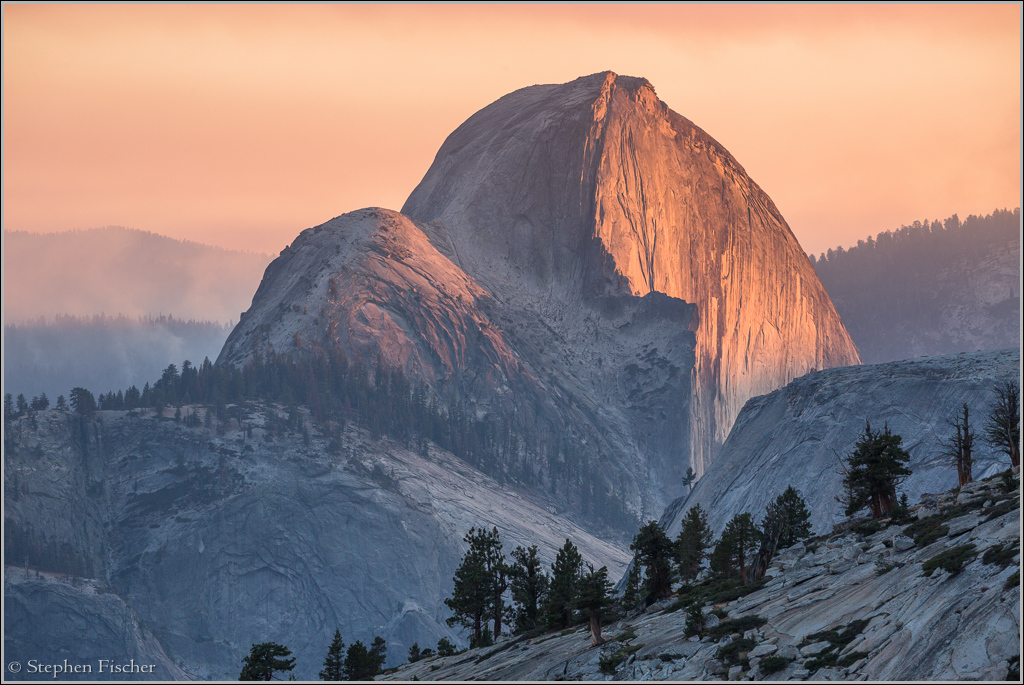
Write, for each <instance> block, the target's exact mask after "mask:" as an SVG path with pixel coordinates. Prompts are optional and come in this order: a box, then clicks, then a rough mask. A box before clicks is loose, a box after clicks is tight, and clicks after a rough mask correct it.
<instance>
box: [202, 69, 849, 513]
mask: <svg viewBox="0 0 1024 685" xmlns="http://www.w3.org/2000/svg"><path fill="white" fill-rule="evenodd" d="M316 346H323V347H324V348H327V347H340V348H341V349H343V350H344V351H345V353H346V355H348V356H349V357H350V358H356V359H362V360H363V361H364V362H366V363H367V364H369V365H371V366H373V365H375V364H377V363H378V361H379V362H380V363H382V364H384V365H386V366H389V367H393V368H400V369H402V370H403V371H404V372H405V373H406V374H407V375H408V376H409V377H410V378H411V379H412V380H414V381H416V382H419V383H422V384H424V385H427V386H430V387H431V388H433V389H434V391H435V393H436V394H437V396H438V398H439V399H440V400H442V401H446V402H456V403H458V404H460V405H461V406H465V407H467V408H470V409H472V410H473V411H474V412H475V413H476V415H477V416H478V417H483V416H488V417H489V418H491V419H494V420H495V421H496V422H497V423H499V424H500V425H503V426H505V428H503V429H502V430H503V431H505V433H506V434H507V435H515V436H517V437H516V439H517V440H519V439H521V440H522V442H521V444H516V443H515V441H510V442H509V444H508V447H507V449H506V448H503V449H502V450H501V454H500V456H498V457H496V459H497V460H498V462H500V463H497V462H496V463H493V464H490V465H489V467H488V468H491V469H493V470H488V473H490V474H492V475H498V474H503V475H504V476H507V477H509V478H510V479H512V480H514V481H518V482H521V483H524V484H527V485H528V486H529V487H531V488H533V489H534V490H535V491H539V492H542V493H544V496H545V497H550V498H551V501H552V502H553V506H556V507H563V506H564V507H566V508H567V509H568V510H570V511H573V512H575V513H576V514H583V515H584V517H585V518H586V519H587V520H589V521H591V522H595V521H596V522H599V523H600V524H602V525H610V526H612V527H613V528H615V529H617V530H618V531H620V532H627V531H631V530H634V529H635V524H636V522H637V521H642V520H645V519H647V518H649V517H651V516H656V515H657V514H658V513H660V512H661V511H662V510H663V508H664V506H665V505H666V504H668V503H669V502H670V501H672V500H673V499H674V498H675V497H678V496H679V495H680V494H682V485H681V478H682V475H683V474H684V473H685V471H686V469H687V468H688V467H691V466H692V467H694V468H695V469H696V470H697V471H698V472H699V473H700V472H702V471H703V469H704V467H705V466H706V465H707V464H708V463H709V461H710V460H711V459H712V458H713V456H714V454H715V452H716V450H717V448H718V446H719V445H721V443H722V442H723V441H724V439H725V435H726V434H727V432H728V430H729V428H730V427H731V425H732V423H733V421H734V420H735V418H736V415H737V414H738V412H739V409H740V408H741V407H742V405H743V403H744V402H745V401H746V400H747V399H748V398H749V397H751V396H754V395H758V394H763V393H765V392H770V391H771V390H774V389H776V388H778V387H781V386H783V385H785V384H786V383H787V382H788V381H790V380H791V379H793V378H794V377H796V376H799V375H802V374H804V373H806V372H807V371H809V370H813V369H820V368H824V367H828V366H840V365H845V364H851V363H856V362H857V361H858V358H857V351H856V349H855V348H854V346H853V344H852V343H851V342H850V339H849V337H848V336H847V334H846V331H845V330H844V329H843V326H842V324H841V323H840V321H839V319H838V317H837V316H836V314H835V311H834V309H833V308H832V304H831V302H830V301H829V299H828V296H827V295H826V294H825V292H824V290H823V289H822V287H821V285H820V284H819V283H818V281H817V278H816V276H815V274H814V271H813V270H812V268H811V265H810V263H809V261H808V260H807V259H806V257H805V256H804V254H803V251H802V250H801V249H800V247H799V245H798V244H797V242H796V240H795V239H794V238H793V236H792V234H791V233H790V231H789V229H788V228H787V227H786V224H785V222H784V221H783V220H782V218H781V217H780V216H779V214H778V211H777V210H776V209H775V207H774V205H772V203H771V201H770V200H769V199H768V198H767V197H766V196H765V195H764V193H763V192H762V191H761V190H760V188H758V187H757V185H756V184H754V183H753V182H752V181H751V180H750V179H749V178H747V176H746V175H745V174H744V172H743V170H742V168H741V167H740V166H739V165H738V164H737V163H736V162H735V160H733V158H732V157H731V156H730V155H729V153H728V152H726V151H725V150H724V149H722V147H721V146H720V145H718V144H717V143H716V142H715V141H714V140H712V139H711V138H710V137H708V136H707V135H706V134H705V133H704V132H703V131H701V130H700V129H698V128H697V127H695V126H694V125H693V124H691V123H690V122H688V121H687V120H686V119H684V118H682V117H681V116H679V115H677V114H675V113H674V112H672V111H671V110H669V109H668V108H667V107H666V106H665V105H664V104H663V103H662V102H661V101H659V100H658V98H657V96H656V95H655V94H654V90H653V89H652V87H651V85H650V84H649V83H647V82H646V81H645V80H643V79H635V78H629V77H619V76H616V75H614V74H596V75H593V76H589V77H585V78H581V79H577V80H576V81H573V82H572V83H568V84H564V85H557V86H534V87H531V88H526V89H523V90H520V91H517V92H515V93H511V94H510V95H507V96H505V97H503V98H501V99H500V100H498V101H497V102H495V103H494V104H492V105H490V106H488V107H486V108H484V109H483V110H481V111H480V112H478V113H477V114H475V115H473V116H472V117H470V119H469V120H467V121H466V122H465V123H464V124H463V125H462V126H460V127H459V128H458V129H457V130H456V131H455V132H454V133H452V135H451V136H450V137H449V138H448V140H447V141H446V142H445V144H444V145H443V146H442V148H441V150H440V151H439V153H438V155H437V158H436V159H435V161H434V163H433V165H432V166H431V168H430V170H429V171H428V172H427V174H426V176H425V177H424V179H423V181H422V182H421V183H420V185H419V186H418V187H417V188H416V189H415V190H414V192H413V193H412V195H411V196H410V197H409V200H408V201H407V203H406V205H405V207H404V209H403V213H402V214H398V213H397V212H393V211H390V210H384V209H367V210H360V211H358V212H352V213H350V214H347V215H344V216H341V217H338V218H336V219H334V220H332V221H330V222H328V223H326V224H324V225H323V226H319V227H317V228H313V229H309V230H307V231H304V232H303V233H302V234H301V235H300V236H299V237H298V238H297V239H296V241H295V243H294V244H293V245H292V246H290V247H289V248H288V249H287V250H285V251H284V252H283V253H282V254H281V256H280V257H279V258H278V259H277V260H275V261H274V262H273V264H271V266H270V267H269V268H268V269H267V272H266V275H265V276H264V279H263V282H262V284H261V285H260V288H259V290H258V291H257V293H256V296H255V297H254V299H253V305H252V307H251V308H250V310H249V311H248V312H246V314H245V315H244V316H243V317H242V320H241V321H240V323H239V324H238V326H237V328H236V329H235V330H234V331H233V332H232V333H231V336H230V337H229V338H228V341H227V343H226V344H225V347H224V349H223V351H222V352H221V355H220V359H219V361H220V362H222V363H223V362H228V363H235V364H237V363H244V362H245V361H246V360H247V359H249V358H250V357H251V356H252V355H253V354H255V353H257V352H259V351H262V350H265V349H267V348H268V347H269V348H273V349H275V350H277V351H278V352H287V351H292V350H302V349H304V348H309V347H316Z"/></svg>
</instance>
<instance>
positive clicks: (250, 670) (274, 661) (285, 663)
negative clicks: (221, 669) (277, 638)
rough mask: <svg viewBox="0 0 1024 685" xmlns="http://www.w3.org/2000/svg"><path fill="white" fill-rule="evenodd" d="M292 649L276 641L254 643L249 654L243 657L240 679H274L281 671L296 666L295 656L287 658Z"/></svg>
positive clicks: (289, 669)
mask: <svg viewBox="0 0 1024 685" xmlns="http://www.w3.org/2000/svg"><path fill="white" fill-rule="evenodd" d="M290 655H291V650H290V649H288V648H287V647H285V646H284V645H279V644H277V643H276V642H261V643H260V644H258V645H257V644H254V645H253V646H252V649H250V650H249V656H247V657H245V658H244V659H242V672H241V673H240V674H239V676H238V679H239V680H272V679H273V677H274V674H275V673H277V672H279V671H282V672H283V671H291V670H292V669H294V668H295V658H294V657H292V658H290V659H289V658H287V657H288V656H290Z"/></svg>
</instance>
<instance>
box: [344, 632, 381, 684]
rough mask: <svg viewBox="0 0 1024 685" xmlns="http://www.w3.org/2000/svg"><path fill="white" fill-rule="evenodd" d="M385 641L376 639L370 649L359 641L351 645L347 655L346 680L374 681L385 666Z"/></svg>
mask: <svg viewBox="0 0 1024 685" xmlns="http://www.w3.org/2000/svg"><path fill="white" fill-rule="evenodd" d="M383 642H384V640H383V639H381V638H380V637H376V638H374V640H373V644H372V646H371V648H370V649H367V648H366V646H365V645H363V643H362V642H361V641H359V640H356V641H355V642H353V643H352V644H351V645H349V648H348V652H347V653H346V655H345V680H373V677H374V676H375V675H377V674H378V673H380V669H381V666H383V665H384V660H385V659H384V657H385V652H386V648H385V647H384V645H383Z"/></svg>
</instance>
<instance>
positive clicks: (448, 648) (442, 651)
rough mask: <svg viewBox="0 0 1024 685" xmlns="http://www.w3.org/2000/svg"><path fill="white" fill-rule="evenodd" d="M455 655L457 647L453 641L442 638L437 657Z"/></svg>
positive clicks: (438, 643) (438, 644)
mask: <svg viewBox="0 0 1024 685" xmlns="http://www.w3.org/2000/svg"><path fill="white" fill-rule="evenodd" d="M454 654H455V645H453V644H452V642H451V640H449V639H448V638H446V637H442V638H441V639H440V640H438V641H437V655H438V656H453V655H454Z"/></svg>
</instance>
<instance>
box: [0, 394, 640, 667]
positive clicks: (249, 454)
mask: <svg viewBox="0 0 1024 685" xmlns="http://www.w3.org/2000/svg"><path fill="white" fill-rule="evenodd" d="M188 411H189V410H188V408H186V413H187V412H188ZM197 411H198V414H199V417H200V419H202V418H203V417H204V414H203V410H202V409H198V410H197ZM270 412H274V413H275V415H276V412H277V410H273V409H270V408H267V407H262V406H258V405H252V406H249V407H247V408H246V409H245V410H244V411H243V412H242V419H243V421H244V422H245V428H246V430H239V426H238V423H237V421H234V420H232V421H230V422H228V423H227V424H226V425H225V426H223V428H224V429H225V431H226V432H223V433H220V432H219V431H218V430H216V429H215V428H210V429H205V428H198V427H197V428H188V427H186V426H184V425H182V424H179V423H175V422H174V421H172V420H170V419H167V418H165V419H158V418H156V417H155V416H154V415H153V414H152V412H144V413H143V415H142V416H134V417H133V416H129V415H127V414H126V413H125V412H99V413H97V415H96V416H95V418H94V419H87V420H81V421H80V420H79V419H78V418H77V417H76V416H74V415H71V414H68V413H65V412H59V411H56V410H47V411H42V412H37V413H36V414H35V415H34V417H33V419H29V418H28V417H22V418H21V419H17V420H15V421H14V422H13V425H12V426H11V430H10V431H8V434H7V437H8V440H9V441H8V443H7V445H6V458H5V462H4V469H5V478H4V487H5V511H4V516H5V527H6V530H7V533H8V534H10V533H11V531H12V530H14V526H19V527H20V528H22V529H27V528H28V527H29V526H31V528H32V530H33V531H34V532H35V535H36V536H37V537H38V538H39V539H47V538H49V539H53V540H55V541H56V542H58V543H68V544H69V545H70V547H71V549H72V551H73V554H74V555H75V556H76V557H77V558H81V559H83V560H85V562H86V563H87V564H91V565H92V568H93V570H94V573H93V576H94V577H95V579H94V580H93V581H89V582H88V583H86V584H85V589H82V588H81V587H77V586H75V585H74V584H70V583H61V582H56V581H47V582H41V581H37V580H35V577H34V573H32V572H31V571H30V573H29V578H28V579H25V577H24V572H23V571H22V570H21V569H20V568H17V567H8V568H7V569H6V578H7V581H8V584H7V586H6V588H5V594H6V597H7V602H6V605H5V607H6V608H5V611H6V613H5V621H6V631H5V640H6V645H7V649H8V651H9V652H10V651H11V650H13V649H18V650H22V651H21V652H19V653H20V654H23V658H28V657H34V658H37V659H40V660H43V659H47V660H52V659H57V658H63V656H62V655H64V654H69V653H70V654H71V655H72V656H75V657H77V658H82V659H86V658H92V659H96V658H120V657H125V658H128V657H130V656H132V655H135V654H145V655H149V656H147V657H146V658H150V657H152V658H157V657H159V650H160V649H162V650H163V652H164V653H165V654H166V658H165V659H164V661H167V660H170V663H171V664H176V667H177V668H180V669H181V671H182V672H184V673H185V674H187V675H188V676H190V677H196V678H204V679H208V678H215V679H232V678H236V677H237V675H238V670H239V668H240V664H241V659H242V657H243V656H244V655H245V654H246V653H248V649H249V646H250V645H251V644H252V643H254V642H265V641H268V640H273V641H277V642H281V643H283V644H286V645H288V646H289V647H290V648H291V649H292V651H293V652H294V654H295V655H296V657H297V664H298V666H297V671H296V675H297V676H299V678H300V679H309V678H315V676H316V673H317V671H318V670H319V668H320V666H321V665H322V663H323V658H324V655H325V653H326V649H327V645H328V644H329V643H330V639H331V636H332V635H333V633H334V629H335V627H339V628H340V629H341V631H342V634H343V636H344V637H345V639H346V641H347V642H349V643H351V642H352V641H354V640H357V639H358V640H362V641H363V643H364V644H368V643H369V641H370V640H372V639H373V636H374V635H381V636H382V637H384V638H385V639H386V640H387V642H388V646H389V652H390V659H391V661H392V662H395V661H399V662H400V661H403V660H404V655H405V653H406V651H407V650H408V648H409V646H410V645H412V643H413V642H415V641H418V642H419V643H420V644H433V643H436V642H437V640H438V639H439V638H440V637H442V636H447V637H449V638H450V639H453V640H455V641H458V636H457V635H456V634H455V633H454V632H453V631H452V630H451V629H450V628H448V626H447V625H446V624H445V623H444V620H445V618H447V616H448V612H447V609H446V608H445V607H444V605H443V600H444V598H446V597H448V596H450V594H451V582H452V580H451V579H452V576H453V574H454V571H455V568H456V567H457V565H458V563H459V561H460V559H461V557H462V554H463V552H464V547H465V544H464V543H463V541H462V538H463V536H464V535H465V533H466V532H467V531H468V530H469V528H470V527H473V526H486V527H492V526H496V527H498V528H499V530H500V532H501V536H502V541H503V542H504V545H505V548H506V550H507V551H511V549H512V548H513V547H514V546H515V545H520V544H521V545H529V544H537V545H539V547H540V550H541V556H542V557H543V558H544V560H545V562H546V563H550V562H551V561H553V560H554V555H555V552H556V551H557V548H558V547H560V546H561V545H562V544H563V543H564V542H565V539H566V538H567V537H568V538H571V539H572V540H573V541H574V542H575V543H576V545H577V546H578V547H579V549H580V551H581V553H582V554H583V555H584V557H586V558H588V559H590V560H592V561H593V563H595V564H598V565H608V567H609V569H610V570H611V571H612V573H613V575H617V574H618V573H620V572H621V570H622V569H623V568H624V566H625V563H626V561H627V552H625V551H624V550H623V549H622V548H621V547H617V546H615V545H613V544H609V543H607V542H604V541H602V540H599V539H596V538H594V537H593V536H591V535H589V534H588V533H586V532H584V531H583V530H582V529H580V528H579V527H578V526H575V525H574V524H572V523H571V522H569V521H568V520H566V519H563V518H560V517H558V516H556V515H554V514H552V513H550V512H548V511H547V510H546V509H544V508H542V507H540V506H538V505H537V504H536V503H534V502H533V501H532V500H531V499H530V497H529V496H528V495H526V494H524V493H520V492H517V491H515V490H514V489H511V488H508V487H505V486H502V485H500V484H498V483H497V482H495V481H494V480H493V479H491V478H489V477H487V476H484V475H483V474H481V473H479V472H477V471H475V470H474V469H472V468H471V467H469V466H467V465H466V464H465V463H463V462H462V461H460V460H458V459H456V458H454V457H452V456H451V455H449V454H447V453H444V452H441V451H438V450H436V449H434V448H433V447H430V448H429V449H428V451H427V453H426V454H423V453H421V452H417V451H413V450H410V449H408V448H407V447H405V446H403V445H399V444H396V443H394V442H392V441H390V440H380V441H373V440H370V439H369V438H368V437H367V436H366V435H365V434H364V433H362V432H361V431H359V430H356V429H354V428H349V429H347V430H345V431H344V433H342V434H341V435H340V436H338V437H337V438H336V439H335V440H334V441H333V443H332V442H331V441H330V440H329V439H328V438H327V437H325V436H321V435H320V434H318V433H317V432H315V431H313V432H312V434H311V435H310V436H309V439H308V442H307V441H306V440H305V439H304V438H303V436H302V435H300V434H294V433H292V434H285V433H283V432H282V429H281V428H280V427H278V428H277V429H275V430H267V429H266V428H265V427H266V426H267V425H268V424H267V419H268V417H269V416H270ZM32 420H34V421H35V422H36V427H35V428H33V426H32V425H31V424H32ZM274 422H276V423H277V425H278V426H280V425H281V424H283V412H282V416H280V417H278V418H277V419H274V420H273V421H272V423H274ZM215 425H216V422H215ZM247 431H251V435H249V436H247V435H246V432H247ZM8 561H9V562H10V561H13V560H10V559H9V560H8ZM13 563H16V564H20V560H18V561H16V562H13ZM89 588H95V590H90V589H89ZM68 617H78V618H75V619H74V620H70V621H69V618H68ZM141 626H145V628H142V627H141ZM89 635H93V637H92V638H89V637H88V636H89ZM46 636H53V637H55V638H56V637H57V636H63V638H62V639H60V640H56V639H55V641H53V642H49V641H48V640H47V639H46ZM136 643H138V645H139V646H135V645H136ZM68 645H74V648H73V649H72V647H69V646H68ZM62 650H63V651H62ZM168 669H170V667H169V666H168ZM164 675H165V676H167V677H180V675H181V674H180V673H178V672H177V671H174V670H173V669H171V670H167V671H165V672H164Z"/></svg>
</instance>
